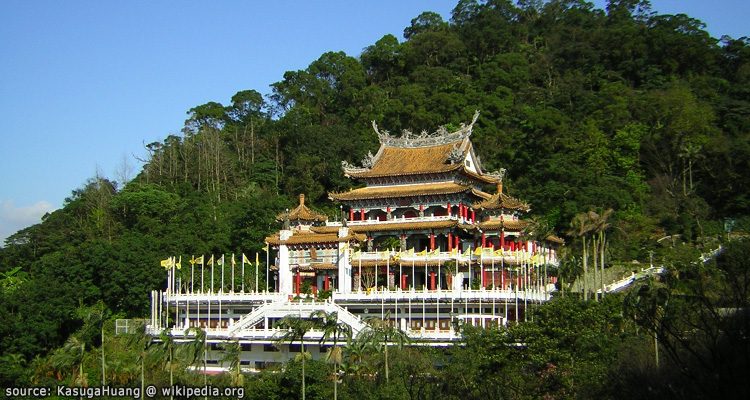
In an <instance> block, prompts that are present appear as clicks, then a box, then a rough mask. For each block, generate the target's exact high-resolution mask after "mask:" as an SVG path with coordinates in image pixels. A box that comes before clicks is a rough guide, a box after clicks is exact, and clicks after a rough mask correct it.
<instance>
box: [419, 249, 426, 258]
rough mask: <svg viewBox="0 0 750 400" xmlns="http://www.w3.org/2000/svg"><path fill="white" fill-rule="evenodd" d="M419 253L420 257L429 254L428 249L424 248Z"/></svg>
mask: <svg viewBox="0 0 750 400" xmlns="http://www.w3.org/2000/svg"><path fill="white" fill-rule="evenodd" d="M417 255H418V256H420V257H424V256H426V255H427V249H424V250H422V251H420V252H419V253H417Z"/></svg>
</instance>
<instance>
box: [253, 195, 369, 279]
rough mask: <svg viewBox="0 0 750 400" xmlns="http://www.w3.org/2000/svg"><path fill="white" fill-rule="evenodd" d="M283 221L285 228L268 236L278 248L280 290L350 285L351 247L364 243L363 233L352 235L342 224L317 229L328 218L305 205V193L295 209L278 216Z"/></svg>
mask: <svg viewBox="0 0 750 400" xmlns="http://www.w3.org/2000/svg"><path fill="white" fill-rule="evenodd" d="M276 220H277V221H280V222H283V226H282V229H281V230H280V231H279V232H278V233H276V234H275V235H272V236H269V237H267V238H266V244H268V245H271V246H272V247H273V248H275V249H276V250H277V251H278V253H277V257H276V262H275V263H274V264H275V270H276V271H277V272H278V275H277V279H278V288H277V289H276V290H277V291H279V292H281V293H287V294H300V293H302V292H303V286H307V285H309V287H310V290H311V291H312V292H313V293H315V292H317V291H318V290H332V289H333V288H336V287H337V285H338V286H340V288H339V290H341V288H343V287H351V267H350V265H349V257H350V256H349V249H350V247H351V245H353V244H358V243H359V242H362V241H363V240H364V239H365V237H364V236H363V235H355V234H350V232H349V229H348V228H346V227H340V228H338V229H336V230H333V231H332V232H324V233H320V232H314V231H313V229H315V227H320V226H321V225H322V224H324V223H325V222H327V221H328V217H327V216H326V215H323V214H321V213H319V212H316V211H313V210H311V209H310V208H308V207H307V206H306V205H305V195H304V194H300V195H299V205H298V206H297V207H296V208H295V209H294V210H292V211H288V210H287V211H285V212H283V213H281V214H279V215H277V216H276Z"/></svg>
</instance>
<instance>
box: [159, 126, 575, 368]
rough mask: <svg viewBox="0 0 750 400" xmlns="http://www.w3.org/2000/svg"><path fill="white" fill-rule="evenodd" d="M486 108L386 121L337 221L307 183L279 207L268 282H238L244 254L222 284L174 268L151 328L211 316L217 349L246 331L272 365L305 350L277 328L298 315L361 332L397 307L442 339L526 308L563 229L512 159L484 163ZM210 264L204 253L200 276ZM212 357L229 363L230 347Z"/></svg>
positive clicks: (340, 196)
mask: <svg viewBox="0 0 750 400" xmlns="http://www.w3.org/2000/svg"><path fill="white" fill-rule="evenodd" d="M476 119H477V115H475V116H474V118H473V119H472V121H471V123H469V124H465V125H463V124H462V125H461V127H460V128H459V129H458V130H456V131H448V130H446V129H445V128H442V127H441V128H440V129H438V130H437V131H436V132H434V133H432V134H427V133H422V134H420V135H415V134H412V133H410V132H403V134H402V135H401V136H399V137H396V136H392V135H390V134H389V133H388V132H387V131H381V130H379V129H378V127H377V126H376V125H375V124H374V123H373V129H374V131H375V133H376V134H377V135H378V138H379V141H380V148H379V149H378V150H377V152H376V153H375V154H374V155H373V154H372V153H369V154H368V155H367V156H366V157H365V158H364V160H362V162H361V165H360V166H355V165H351V164H349V163H347V162H342V169H343V173H344V174H345V176H347V177H349V178H351V179H353V180H354V183H355V184H357V185H362V187H360V188H357V189H351V190H349V191H345V192H336V193H329V198H330V199H331V200H332V201H334V202H336V203H338V205H339V207H340V210H341V214H342V215H341V218H336V219H337V221H335V222H332V221H330V220H329V218H328V217H327V216H326V215H323V214H321V213H318V212H316V211H314V210H313V209H312V208H310V207H308V205H307V204H306V203H305V197H304V195H300V196H299V205H298V206H297V207H296V208H294V209H293V210H291V211H289V210H287V211H285V212H283V213H281V214H279V215H278V216H277V218H276V219H277V221H279V223H280V224H281V229H280V230H279V231H278V232H277V233H275V234H273V235H271V236H269V237H267V238H266V239H265V242H266V249H267V253H266V258H267V263H266V268H267V274H266V282H265V289H264V290H261V287H262V285H260V283H259V282H257V276H258V273H257V271H256V272H255V275H254V276H255V277H256V278H255V279H256V283H255V285H254V286H253V285H251V284H248V285H245V280H242V282H243V284H242V286H241V287H240V288H238V287H237V286H236V285H235V283H234V282H236V280H235V278H234V268H235V263H234V262H233V263H232V268H233V272H232V275H233V278H232V284H231V285H230V286H227V285H225V284H224V281H223V276H224V275H223V271H224V268H225V266H226V265H227V263H222V265H221V267H222V283H221V285H220V289H219V290H216V288H215V287H211V288H208V287H206V285H205V284H203V281H201V285H200V289H196V285H195V284H194V281H195V276H194V274H193V275H192V276H191V278H190V279H189V281H190V282H189V284H186V283H184V281H175V276H176V273H175V272H174V268H172V274H171V277H170V278H169V282H170V283H169V284H168V285H167V290H165V291H154V292H152V317H151V321H150V324H149V329H151V331H152V332H154V333H156V332H161V331H162V330H164V329H169V330H170V332H171V333H172V334H173V335H174V336H175V338H177V339H178V340H190V339H191V335H194V333H191V332H193V331H194V329H193V330H189V328H191V327H192V328H200V329H203V330H205V331H206V334H207V341H208V342H210V343H212V344H213V348H214V349H218V347H217V346H218V344H219V343H221V342H226V341H230V340H238V341H239V342H240V343H241V345H242V349H243V355H242V357H243V360H244V365H246V367H247V368H249V369H261V368H263V367H265V366H267V365H269V363H278V362H283V361H284V360H286V359H288V358H289V357H291V356H292V354H291V353H293V352H294V346H293V345H286V346H285V345H279V344H278V342H277V339H278V336H279V333H280V332H281V331H280V330H279V328H277V327H276V322H277V321H278V320H279V319H281V318H283V317H284V316H287V315H295V316H298V317H300V318H311V317H312V316H314V315H320V314H319V313H320V312H326V313H335V315H336V316H337V318H338V320H339V321H340V322H342V323H344V324H346V325H348V326H349V327H350V328H351V332H352V335H355V336H356V335H357V334H358V333H359V332H361V331H362V330H364V329H366V328H367V320H368V319H370V318H377V319H384V320H386V321H387V322H388V323H390V324H392V325H393V326H397V327H399V328H400V329H401V330H402V331H404V332H405V333H406V334H407V335H408V336H409V337H410V339H411V340H412V342H413V343H419V344H420V345H431V346H446V345H451V344H452V343H454V342H455V341H457V340H458V339H459V336H458V332H457V331H456V327H457V326H459V325H460V324H471V325H475V326H481V327H489V326H493V325H505V324H508V323H509V322H512V321H518V320H523V319H524V318H525V317H526V313H525V310H526V309H527V308H528V307H529V306H530V305H533V304H539V303H542V302H545V301H547V300H549V299H550V296H551V292H553V291H554V287H555V285H554V283H555V282H554V278H552V277H550V274H549V271H550V268H554V267H556V266H557V264H558V261H557V250H558V247H559V246H560V245H561V244H562V240H560V239H559V238H557V237H555V236H553V235H545V234H544V233H543V232H535V226H534V225H533V224H531V223H530V222H529V221H527V220H525V219H524V215H525V214H526V213H527V212H528V211H529V210H530V206H529V205H528V204H527V203H525V202H523V201H521V200H519V199H516V198H514V197H511V196H509V195H508V194H506V193H504V192H503V175H504V170H500V171H493V172H487V171H485V170H484V169H483V167H482V163H481V161H480V158H479V157H478V155H477V154H476V153H475V151H474V147H473V145H472V142H471V134H472V129H473V127H474V124H475V123H476ZM212 259H213V257H212ZM201 261H203V259H202V258H201ZM244 261H245V260H244V256H243V264H242V268H243V269H242V274H243V277H244V274H245V270H244V268H245V267H244V266H245V264H244ZM192 267H194V266H192ZM205 268H206V266H205V265H203V264H202V263H201V264H200V269H201V272H202V274H201V276H203V275H205V271H204V270H205ZM214 268H215V265H213V264H212V265H211V269H212V276H213V275H214V274H213V269H214ZM255 268H257V263H256V265H255ZM183 275H184V273H183ZM213 279H214V278H213V277H212V278H211V282H214V281H213ZM243 279H244V278H243ZM321 337H322V332H316V331H314V330H313V331H311V332H310V333H309V335H308V336H306V337H305V340H306V343H307V342H309V346H310V347H311V348H312V349H313V350H312V352H311V353H312V354H313V357H317V356H319V354H320V353H319V352H318V353H316V351H315V349H316V348H322V347H321V346H325V345H326V343H325V342H324V343H323V344H319V343H318V342H319V339H320V338H321ZM210 358H211V359H212V360H211V361H214V362H215V364H216V365H215V366H214V367H215V368H219V369H220V368H222V365H221V363H220V362H219V361H218V360H220V359H221V357H220V356H219V354H218V350H213V351H212V352H211V356H210Z"/></svg>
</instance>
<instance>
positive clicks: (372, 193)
mask: <svg viewBox="0 0 750 400" xmlns="http://www.w3.org/2000/svg"><path fill="white" fill-rule="evenodd" d="M469 190H472V192H474V189H472V188H471V187H470V186H465V185H460V184H458V183H454V182H437V183H417V184H412V185H394V186H368V187H363V188H359V189H353V190H350V191H348V192H341V193H329V194H328V197H329V198H330V199H331V200H362V199H387V198H394V197H409V196H420V195H436V194H453V193H461V192H466V191H469Z"/></svg>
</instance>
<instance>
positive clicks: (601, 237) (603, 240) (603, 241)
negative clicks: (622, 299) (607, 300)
mask: <svg viewBox="0 0 750 400" xmlns="http://www.w3.org/2000/svg"><path fill="white" fill-rule="evenodd" d="M599 245H600V246H601V249H600V250H599V257H601V260H600V263H599V264H601V267H602V274H601V275H602V298H604V249H605V248H606V245H607V236H606V235H605V234H604V231H602V232H599Z"/></svg>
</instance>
